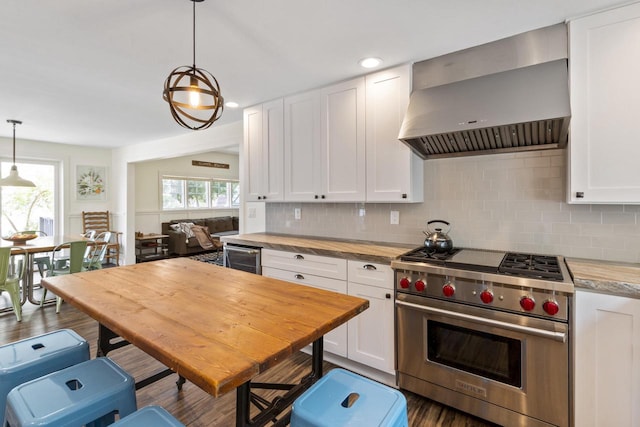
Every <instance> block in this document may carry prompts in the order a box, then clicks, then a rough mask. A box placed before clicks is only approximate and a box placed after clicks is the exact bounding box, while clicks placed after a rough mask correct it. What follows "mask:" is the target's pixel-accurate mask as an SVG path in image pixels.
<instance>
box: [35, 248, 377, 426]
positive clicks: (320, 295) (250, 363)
mask: <svg viewBox="0 0 640 427" xmlns="http://www.w3.org/2000/svg"><path fill="white" fill-rule="evenodd" d="M42 283H43V285H44V286H45V287H46V288H47V289H49V290H50V291H52V292H54V293H55V294H56V295H58V296H60V297H62V298H63V299H64V300H65V301H66V302H67V303H69V304H71V305H73V306H75V307H76V308H78V309H79V310H81V311H83V312H85V313H86V314H88V315H89V316H91V317H92V318H94V319H95V320H97V321H98V323H99V325H100V338H99V341H100V342H99V349H98V351H99V353H100V354H106V353H107V352H108V351H110V350H112V349H113V348H110V347H109V344H108V343H109V340H108V339H106V340H105V339H104V338H105V336H107V338H112V337H115V336H120V337H122V338H123V339H124V340H126V341H128V342H129V343H131V344H133V345H135V346H136V347H138V348H140V349H141V350H142V351H144V352H145V353H147V354H149V355H151V356H152V357H154V358H156V359H157V360H159V361H160V362H162V363H163V364H164V365H165V366H167V368H169V369H170V370H171V371H173V372H175V373H177V374H179V375H180V377H182V378H185V379H186V380H188V381H191V382H192V383H194V384H196V385H197V386H199V387H200V388H202V389H203V390H204V391H206V392H208V393H210V394H212V395H213V396H219V395H221V394H223V393H227V392H229V391H232V390H234V389H237V399H238V400H237V414H236V415H237V425H263V424H260V420H258V422H255V423H254V422H249V418H248V417H249V407H248V406H249V395H250V393H251V380H252V379H253V378H254V377H255V376H256V375H258V374H259V373H261V372H264V371H265V370H267V369H269V368H270V367H272V366H275V365H277V364H278V363H280V362H281V361H283V360H284V359H285V358H287V357H288V356H290V355H291V354H293V353H294V352H296V351H298V350H300V349H302V348H303V347H305V346H307V345H309V344H311V343H313V353H314V355H313V362H312V364H313V366H312V368H313V373H312V375H310V377H311V378H309V379H308V380H307V383H306V384H304V385H302V386H301V387H300V388H302V390H299V391H300V393H301V392H302V391H303V390H304V388H307V387H309V386H310V385H311V383H313V382H314V381H315V380H317V378H319V377H320V376H322V343H323V340H322V337H323V335H324V334H326V333H327V332H329V331H331V330H332V329H334V328H335V327H337V326H339V325H341V324H343V323H345V322H347V321H348V320H349V319H351V318H353V317H355V316H356V315H358V314H359V313H361V312H362V311H364V310H365V309H367V308H368V306H369V302H368V301H367V300H366V299H362V298H358V297H353V296H350V295H343V294H338V293H334V292H330V291H326V290H322V289H315V288H310V287H307V286H301V285H296V284H291V283H288V282H285V281H281V280H276V279H272V278H268V277H263V276H259V275H255V274H250V273H245V272H242V271H237V270H232V269H227V268H223V267H219V266H216V265H212V264H208V263H203V262H198V261H194V260H190V259H187V258H174V259H167V260H160V261H152V262H148V263H142V264H134V265H127V266H123V267H117V268H109V269H103V270H95V271H88V272H83V273H77V274H71V275H65V276H57V277H49V278H46V279H44V280H43V281H42ZM114 348H117V347H114ZM123 368H124V369H126V366H123ZM318 371H319V372H318ZM298 394H299V393H298ZM292 400H293V399H292ZM273 416H274V415H273V413H269V414H267V415H266V416H265V417H264V418H265V419H266V420H268V419H271V418H273ZM258 417H259V416H258Z"/></svg>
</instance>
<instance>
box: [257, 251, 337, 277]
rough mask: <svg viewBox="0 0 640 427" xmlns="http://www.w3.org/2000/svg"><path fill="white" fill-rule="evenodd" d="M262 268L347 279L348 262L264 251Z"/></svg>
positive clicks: (296, 253)
mask: <svg viewBox="0 0 640 427" xmlns="http://www.w3.org/2000/svg"><path fill="white" fill-rule="evenodd" d="M262 266H263V267H272V268H277V269H280V270H289V271H295V272H296V273H300V274H313V275H315V276H321V277H328V278H331V279H338V280H346V279H347V261H346V260H344V259H339V258H332V257H325V256H319V255H309V254H302V253H299V252H287V251H275V250H273V249H263V250H262Z"/></svg>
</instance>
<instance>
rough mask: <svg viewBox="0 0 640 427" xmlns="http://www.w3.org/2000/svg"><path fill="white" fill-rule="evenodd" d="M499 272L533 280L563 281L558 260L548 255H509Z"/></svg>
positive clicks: (501, 264) (503, 261) (511, 253)
mask: <svg viewBox="0 0 640 427" xmlns="http://www.w3.org/2000/svg"><path fill="white" fill-rule="evenodd" d="M498 272H499V273H502V274H508V275H511V276H519V277H526V278H532V279H543V280H555V281H562V280H563V277H562V270H561V268H560V265H559V263H558V258H557V257H555V256H548V255H529V254H521V253H513V252H510V253H507V254H506V255H505V257H504V259H503V260H502V262H501V263H500V266H499V267H498Z"/></svg>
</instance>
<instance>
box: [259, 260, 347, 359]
mask: <svg viewBox="0 0 640 427" xmlns="http://www.w3.org/2000/svg"><path fill="white" fill-rule="evenodd" d="M262 275H263V276H267V277H272V278H274V279H280V280H285V281H287V282H291V283H297V284H299V285H305V286H311V287H313V288H318V289H324V290H327V291H333V292H338V293H341V294H346V293H347V282H345V281H344V280H336V279H329V278H327V277H320V276H314V275H312V274H303V273H300V272H296V271H290V270H279V269H277V268H271V267H264V268H263V269H262ZM323 347H324V350H325V351H328V352H330V353H333V354H337V355H338V356H341V357H347V325H340V326H338V327H337V328H335V329H334V330H332V331H330V332H327V333H326V334H325V335H324V338H323Z"/></svg>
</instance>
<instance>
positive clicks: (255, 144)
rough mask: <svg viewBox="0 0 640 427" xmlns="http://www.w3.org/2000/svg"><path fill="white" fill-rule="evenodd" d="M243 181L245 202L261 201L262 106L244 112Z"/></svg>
mask: <svg viewBox="0 0 640 427" xmlns="http://www.w3.org/2000/svg"><path fill="white" fill-rule="evenodd" d="M243 115H244V122H243V124H244V147H243V148H244V163H245V173H244V176H245V181H244V182H243V183H242V187H243V191H244V194H245V200H246V201H249V202H251V201H257V200H262V196H263V195H264V187H263V180H264V178H263V176H264V172H263V168H264V167H266V165H264V161H263V155H262V138H263V134H262V105H257V106H255V107H250V108H245V110H244V114H243Z"/></svg>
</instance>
